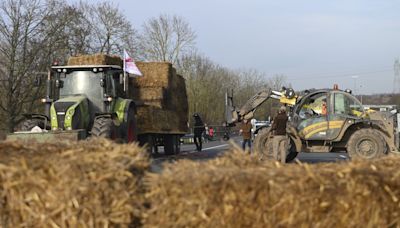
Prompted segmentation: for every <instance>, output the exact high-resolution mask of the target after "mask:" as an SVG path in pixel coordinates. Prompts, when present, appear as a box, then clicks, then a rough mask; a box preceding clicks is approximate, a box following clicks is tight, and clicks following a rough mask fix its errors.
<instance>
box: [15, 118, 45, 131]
mask: <svg viewBox="0 0 400 228" xmlns="http://www.w3.org/2000/svg"><path fill="white" fill-rule="evenodd" d="M36 126H37V127H40V128H41V129H44V123H43V120H39V119H27V120H25V121H24V122H22V124H21V127H20V130H21V131H31V130H32V128H34V127H36Z"/></svg>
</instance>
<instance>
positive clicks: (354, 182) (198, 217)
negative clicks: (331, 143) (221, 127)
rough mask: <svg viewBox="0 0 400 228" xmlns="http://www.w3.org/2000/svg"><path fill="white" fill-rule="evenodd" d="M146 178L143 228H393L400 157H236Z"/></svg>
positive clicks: (399, 209) (398, 206) (398, 208)
mask: <svg viewBox="0 0 400 228" xmlns="http://www.w3.org/2000/svg"><path fill="white" fill-rule="evenodd" d="M226 154H227V156H225V157H222V158H218V159H215V160H210V161H206V162H201V163H199V162H193V161H187V160H183V161H178V162H177V163H174V164H173V165H172V164H171V165H167V166H166V167H165V169H164V171H163V173H162V174H151V175H149V176H148V177H147V183H148V189H149V191H148V193H147V195H146V197H147V200H148V201H149V203H150V205H151V207H150V208H149V210H148V211H147V212H146V214H145V216H144V224H145V226H147V227H324V228H325V227H397V226H400V217H399V213H400V201H399V200H400V182H399V181H398V178H399V177H400V170H399V169H398V167H399V165H400V158H398V157H396V158H395V157H387V158H384V159H382V160H376V161H355V162H349V163H347V162H342V163H330V164H311V165H310V164H300V165H298V164H288V165H281V164H280V163H274V162H261V161H257V160H255V159H252V158H250V157H249V156H248V155H247V156H246V155H245V154H244V153H243V151H241V150H234V151H229V152H226Z"/></svg>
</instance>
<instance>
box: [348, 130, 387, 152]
mask: <svg viewBox="0 0 400 228" xmlns="http://www.w3.org/2000/svg"><path fill="white" fill-rule="evenodd" d="M385 147H386V144H385V139H384V138H383V137H382V135H381V134H380V133H379V132H378V131H377V130H374V129H366V128H364V129H360V130H357V131H355V132H354V133H353V134H352V135H351V136H350V139H349V142H348V143H347V153H348V154H349V156H350V157H351V158H352V159H373V158H379V157H381V156H383V155H384V154H385V150H386V149H385Z"/></svg>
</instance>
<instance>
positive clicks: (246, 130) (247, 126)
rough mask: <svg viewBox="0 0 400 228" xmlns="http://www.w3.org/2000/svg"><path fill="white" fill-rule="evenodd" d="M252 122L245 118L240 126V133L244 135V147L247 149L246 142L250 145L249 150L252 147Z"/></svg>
mask: <svg viewBox="0 0 400 228" xmlns="http://www.w3.org/2000/svg"><path fill="white" fill-rule="evenodd" d="M251 128H252V126H251V123H250V121H249V120H246V119H244V120H243V123H242V126H240V131H239V133H240V134H241V135H242V136H243V142H242V149H243V150H245V149H246V143H247V146H248V147H249V151H250V149H251Z"/></svg>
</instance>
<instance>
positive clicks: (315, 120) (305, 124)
mask: <svg viewBox="0 0 400 228" xmlns="http://www.w3.org/2000/svg"><path fill="white" fill-rule="evenodd" d="M364 116H365V112H364V109H363V106H362V104H361V103H360V102H359V101H358V100H357V99H356V98H355V97H354V96H353V95H352V94H351V93H350V92H345V91H341V90H330V89H326V90H318V91H315V92H312V93H309V94H306V95H305V96H303V97H302V98H301V100H299V102H298V104H297V105H296V106H295V107H294V110H293V113H292V120H293V121H292V124H293V126H294V127H295V128H296V129H297V131H298V132H299V136H300V137H301V138H302V139H303V140H327V141H334V140H335V139H336V138H337V137H338V136H339V134H340V133H341V130H342V129H343V127H344V125H345V124H346V123H347V122H348V121H350V122H351V123H354V122H356V121H357V120H360V119H361V118H363V117H364Z"/></svg>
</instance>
